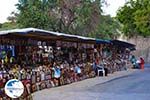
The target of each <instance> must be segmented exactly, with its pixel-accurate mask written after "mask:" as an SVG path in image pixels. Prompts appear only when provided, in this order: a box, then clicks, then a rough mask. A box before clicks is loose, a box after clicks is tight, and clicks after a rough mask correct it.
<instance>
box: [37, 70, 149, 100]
mask: <svg viewBox="0 0 150 100" xmlns="http://www.w3.org/2000/svg"><path fill="white" fill-rule="evenodd" d="M86 84H88V83H86ZM79 85H80V84H79ZM34 99H35V100H40V99H44V100H150V68H147V69H145V70H144V71H141V70H139V71H136V72H134V73H133V74H129V75H125V76H123V77H120V78H115V79H112V80H110V81H108V82H104V83H97V84H96V85H94V86H90V87H84V88H79V87H77V88H73V89H68V90H66V88H65V87H64V88H63V87H62V88H60V90H59V88H58V89H57V88H56V89H53V91H50V90H47V91H45V93H44V91H43V92H42V91H41V92H38V93H37V94H36V95H35V96H34Z"/></svg>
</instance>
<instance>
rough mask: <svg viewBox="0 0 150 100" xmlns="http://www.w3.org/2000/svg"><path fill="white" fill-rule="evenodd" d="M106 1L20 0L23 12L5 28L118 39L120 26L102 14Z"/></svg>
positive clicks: (11, 19) (13, 16) (12, 16)
mask: <svg viewBox="0 0 150 100" xmlns="http://www.w3.org/2000/svg"><path fill="white" fill-rule="evenodd" d="M102 2H103V3H105V0H19V2H18V4H17V5H16V6H17V9H18V10H19V13H14V12H13V13H12V15H11V16H9V17H8V20H9V21H10V22H9V23H5V24H4V25H2V28H3V29H10V28H27V27H34V28H40V29H46V30H51V31H57V32H64V33H68V34H77V35H83V36H90V37H95V38H107V39H110V38H115V37H116V36H118V29H119V28H120V27H119V26H120V25H119V24H118V22H117V21H116V20H115V19H114V18H111V17H110V16H104V15H102V14H101V13H102V9H101V6H102Z"/></svg>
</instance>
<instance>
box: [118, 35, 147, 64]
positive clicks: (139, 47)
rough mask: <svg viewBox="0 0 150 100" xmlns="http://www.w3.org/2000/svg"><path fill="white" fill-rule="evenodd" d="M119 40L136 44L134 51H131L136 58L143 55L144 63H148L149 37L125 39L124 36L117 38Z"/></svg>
mask: <svg viewBox="0 0 150 100" xmlns="http://www.w3.org/2000/svg"><path fill="white" fill-rule="evenodd" d="M119 39H121V40H124V41H127V42H129V43H133V44H135V45H136V51H134V52H133V54H135V56H136V57H137V58H139V57H143V58H144V60H145V62H146V63H150V37H147V38H144V37H140V36H138V37H134V38H130V39H127V38H125V37H121V38H119Z"/></svg>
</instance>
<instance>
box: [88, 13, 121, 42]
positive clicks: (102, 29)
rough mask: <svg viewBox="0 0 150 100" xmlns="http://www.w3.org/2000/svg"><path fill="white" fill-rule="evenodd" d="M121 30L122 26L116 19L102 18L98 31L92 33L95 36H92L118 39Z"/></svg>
mask: <svg viewBox="0 0 150 100" xmlns="http://www.w3.org/2000/svg"><path fill="white" fill-rule="evenodd" d="M120 28H121V27H120V24H119V22H118V21H117V20H116V19H114V18H111V17H110V16H109V15H107V16H102V17H101V22H100V23H99V25H98V27H97V30H96V31H94V32H93V33H91V34H92V35H93V36H92V35H91V36H92V37H97V38H103V39H116V38H117V37H118V36H120V31H119V30H120Z"/></svg>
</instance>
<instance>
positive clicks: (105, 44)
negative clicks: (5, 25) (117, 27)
mask: <svg viewBox="0 0 150 100" xmlns="http://www.w3.org/2000/svg"><path fill="white" fill-rule="evenodd" d="M114 45H116V46H114ZM117 46H118V45H117V44H115V43H114V44H112V42H111V41H108V40H100V39H99V40H98V39H97V40H96V39H94V38H88V37H82V36H77V35H69V34H63V33H57V32H51V31H46V30H41V29H35V28H26V29H14V30H8V31H0V87H1V89H0V99H2V100H4V99H5V100H6V99H7V100H9V99H10V98H9V97H8V96H6V95H5V93H4V85H5V83H6V82H7V81H8V80H9V79H13V78H17V79H19V80H21V81H22V82H23V84H24V87H25V91H24V93H23V95H22V97H20V98H21V99H27V100H30V99H31V93H33V92H35V91H39V90H42V89H45V88H51V87H55V86H61V85H65V84H70V83H73V82H76V81H81V80H83V79H87V78H92V77H95V70H94V68H93V62H96V63H97V64H103V65H104V67H105V68H107V69H108V70H109V72H111V71H112V70H113V69H116V65H115V64H114V65H112V64H111V63H112V62H113V61H114V59H118V58H117V57H118V56H117V55H116V54H118V55H121V54H122V52H120V51H118V50H119V49H116V47H117ZM122 50H123V49H122ZM115 53H116V54H115ZM124 53H125V52H124ZM119 57H120V56H119ZM121 57H123V58H124V56H121ZM119 59H120V58H119ZM114 62H115V61H114ZM112 66H113V67H112Z"/></svg>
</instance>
